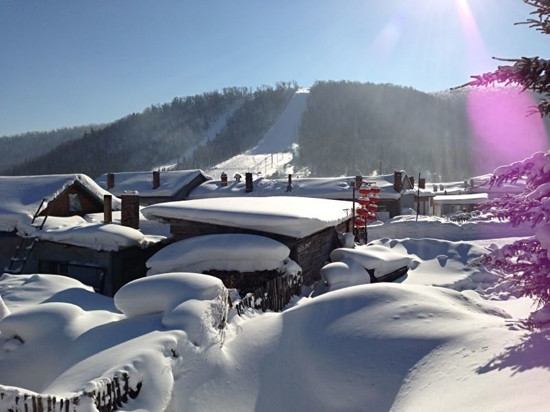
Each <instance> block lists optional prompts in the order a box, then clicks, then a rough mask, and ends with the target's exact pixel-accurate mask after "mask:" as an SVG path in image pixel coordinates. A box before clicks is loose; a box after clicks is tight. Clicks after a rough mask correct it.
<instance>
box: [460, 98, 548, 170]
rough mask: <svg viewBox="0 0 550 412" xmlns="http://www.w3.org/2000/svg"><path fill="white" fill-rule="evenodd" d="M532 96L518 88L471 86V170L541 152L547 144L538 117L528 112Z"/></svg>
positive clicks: (491, 166)
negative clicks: (473, 161)
mask: <svg viewBox="0 0 550 412" xmlns="http://www.w3.org/2000/svg"><path fill="white" fill-rule="evenodd" d="M535 105H536V102H535V99H534V98H533V97H532V96H531V95H530V94H528V93H527V92H522V90H521V89H520V88H501V87H488V88H483V87H482V88H473V89H471V90H470V91H469V94H468V117H469V119H470V126H471V128H472V131H473V134H474V141H472V142H471V145H472V150H473V154H474V160H475V164H474V172H475V173H476V174H484V173H489V172H492V171H493V170H494V169H495V168H497V167H499V166H502V165H506V164H510V163H512V162H514V161H517V160H520V159H523V158H526V157H529V156H531V155H532V154H533V153H535V152H537V151H545V150H546V148H547V146H548V143H547V138H546V129H545V125H544V122H543V120H542V118H541V117H540V116H539V115H537V114H533V115H528V113H529V111H532V109H533V106H535Z"/></svg>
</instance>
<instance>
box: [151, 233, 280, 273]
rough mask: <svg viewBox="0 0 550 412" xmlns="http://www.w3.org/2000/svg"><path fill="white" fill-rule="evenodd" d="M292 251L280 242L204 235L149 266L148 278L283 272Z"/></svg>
mask: <svg viewBox="0 0 550 412" xmlns="http://www.w3.org/2000/svg"><path fill="white" fill-rule="evenodd" d="M289 254H290V249H289V248H288V247H287V246H285V245H283V244H282V243H280V242H277V241H276V240H273V239H270V238H267V237H264V236H258V235H249V234H238V233H235V234H220V235H204V236H197V237H193V238H190V239H184V240H180V241H178V242H175V243H172V244H170V245H168V246H166V247H164V248H163V249H161V250H160V251H158V252H157V253H156V254H155V255H153V256H152V257H151V258H149V260H148V261H147V262H146V265H147V267H148V268H149V271H148V273H147V274H148V275H154V274H158V273H168V272H179V271H185V272H198V273H202V272H205V271H208V270H236V271H239V272H255V271H262V270H276V269H282V268H283V266H284V262H285V260H287V258H288V255H289Z"/></svg>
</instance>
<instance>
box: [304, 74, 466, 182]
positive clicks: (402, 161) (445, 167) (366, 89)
mask: <svg viewBox="0 0 550 412" xmlns="http://www.w3.org/2000/svg"><path fill="white" fill-rule="evenodd" d="M470 134H471V133H470V129H469V122H468V118H467V115H466V104H465V100H464V99H463V98H462V97H461V95H460V94H457V95H455V96H453V97H443V96H437V95H432V94H426V93H423V92H419V91H417V90H415V89H412V88H404V87H398V86H394V85H390V84H383V85H379V84H378V85H377V84H370V83H366V84H361V83H354V82H353V83H352V82H323V83H318V84H316V85H315V87H313V88H311V91H310V99H309V106H308V110H307V111H306V113H305V115H304V117H303V119H302V127H301V132H300V153H301V158H300V161H301V162H302V163H303V164H304V165H308V166H310V167H312V172H313V173H314V174H318V175H321V176H324V175H342V174H345V175H350V174H351V175H353V174H356V173H361V174H367V173H370V172H372V171H373V170H377V171H380V168H381V169H382V172H392V171H393V170H394V169H404V170H406V171H407V172H409V173H415V174H416V173H418V172H422V173H423V174H425V173H426V172H428V171H430V172H432V173H437V174H439V175H441V176H442V177H443V178H445V179H449V178H452V179H454V178H457V177H458V178H461V177H466V176H467V175H466V176H463V172H466V173H468V172H469V169H470V164H469V161H470V157H471V156H470V152H469V150H468V148H469V144H470Z"/></svg>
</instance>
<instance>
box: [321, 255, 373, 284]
mask: <svg viewBox="0 0 550 412" xmlns="http://www.w3.org/2000/svg"><path fill="white" fill-rule="evenodd" d="M321 277H322V278H323V279H324V281H325V282H326V283H327V286H328V287H329V290H338V289H342V288H345V287H349V286H356V285H364V284H366V283H370V275H369V273H368V272H367V271H366V270H365V268H364V267H363V266H361V265H360V264H359V263H357V262H356V261H355V260H353V259H350V258H347V257H344V258H342V259H341V260H340V261H338V262H332V263H329V264H327V265H325V266H323V267H322V268H321Z"/></svg>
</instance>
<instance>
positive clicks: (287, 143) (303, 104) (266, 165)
mask: <svg viewBox="0 0 550 412" xmlns="http://www.w3.org/2000/svg"><path fill="white" fill-rule="evenodd" d="M308 98H309V90H308V89H298V90H297V91H296V93H294V95H293V96H292V98H291V99H290V101H289V102H288V104H287V105H286V107H285V108H284V110H283V111H282V113H281V114H280V115H279V116H278V117H277V119H276V121H275V123H274V124H273V126H271V128H270V129H269V130H268V131H267V132H266V133H265V135H264V136H263V137H262V138H261V139H260V141H259V142H258V144H257V145H256V146H255V147H253V148H252V149H250V150H247V151H246V152H244V153H242V154H238V155H236V156H233V157H232V158H230V159H227V160H225V161H223V162H221V163H219V164H217V165H216V166H214V167H212V168H211V169H209V170H207V171H206V173H208V174H209V175H211V176H219V175H220V174H221V173H222V172H225V173H226V174H227V175H228V176H233V175H235V173H239V174H241V175H243V176H244V173H245V172H254V173H261V174H263V175H264V176H271V175H273V174H275V173H283V174H284V173H287V172H289V173H291V172H292V170H291V169H287V166H289V165H290V163H291V162H292V159H293V153H292V151H291V148H292V146H293V145H296V144H297V143H298V130H299V127H300V123H301V120H302V114H303V113H304V111H305V110H306V108H307V101H308Z"/></svg>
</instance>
